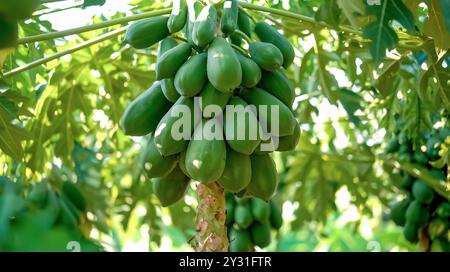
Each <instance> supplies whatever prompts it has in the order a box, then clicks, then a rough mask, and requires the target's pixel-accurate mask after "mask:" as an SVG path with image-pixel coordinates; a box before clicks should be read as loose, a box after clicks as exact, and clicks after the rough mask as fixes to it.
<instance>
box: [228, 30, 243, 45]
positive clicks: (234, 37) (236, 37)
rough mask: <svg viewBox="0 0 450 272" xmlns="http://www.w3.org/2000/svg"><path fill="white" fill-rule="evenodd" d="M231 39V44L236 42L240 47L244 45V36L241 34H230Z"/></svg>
mask: <svg viewBox="0 0 450 272" xmlns="http://www.w3.org/2000/svg"><path fill="white" fill-rule="evenodd" d="M228 38H229V41H230V42H231V44H234V45H236V46H238V47H241V45H242V37H241V36H240V35H239V34H236V33H233V34H231V35H230V37H228Z"/></svg>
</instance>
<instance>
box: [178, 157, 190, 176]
mask: <svg viewBox="0 0 450 272" xmlns="http://www.w3.org/2000/svg"><path fill="white" fill-rule="evenodd" d="M178 167H180V170H181V171H182V172H183V173H184V174H185V175H186V176H187V177H189V174H188V172H187V170H186V150H183V151H181V153H180V158H179V161H178Z"/></svg>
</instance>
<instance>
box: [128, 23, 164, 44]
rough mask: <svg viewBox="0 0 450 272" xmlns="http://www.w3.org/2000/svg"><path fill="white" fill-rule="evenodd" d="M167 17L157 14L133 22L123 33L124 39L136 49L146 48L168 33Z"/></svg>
mask: <svg viewBox="0 0 450 272" xmlns="http://www.w3.org/2000/svg"><path fill="white" fill-rule="evenodd" d="M168 19H169V17H164V16H158V17H152V18H148V19H142V20H139V21H137V22H134V23H133V24H132V25H131V26H130V27H129V28H128V30H127V33H126V34H125V41H126V42H127V43H128V44H129V45H131V46H132V47H134V48H136V49H144V48H148V47H150V46H152V45H154V44H155V43H157V42H159V41H161V40H162V39H164V38H166V37H167V36H169V35H170V32H169V29H167V21H168Z"/></svg>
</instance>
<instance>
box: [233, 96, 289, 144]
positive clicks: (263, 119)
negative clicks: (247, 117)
mask: <svg viewBox="0 0 450 272" xmlns="http://www.w3.org/2000/svg"><path fill="white" fill-rule="evenodd" d="M240 96H241V97H242V98H244V99H245V100H246V101H247V102H248V103H249V104H253V105H255V106H256V107H257V110H258V120H259V122H260V124H261V126H263V125H264V124H266V125H267V128H268V129H269V131H267V132H269V133H271V134H272V135H274V136H277V137H279V136H288V135H292V134H293V133H294V129H295V124H296V123H297V120H296V119H295V117H294V114H293V113H292V111H291V110H290V109H289V108H288V107H287V106H286V105H285V104H284V103H283V102H281V101H280V100H279V99H278V98H276V97H275V96H273V95H271V94H269V93H268V92H266V91H265V90H263V89H260V88H255V89H252V90H249V89H244V90H242V91H241V93H240ZM261 106H267V108H266V111H264V110H263V108H261ZM272 109H274V110H276V109H278V118H277V119H275V120H273V121H274V124H276V123H278V131H275V129H274V127H273V126H272V118H275V116H273V117H272ZM263 127H264V126H263Z"/></svg>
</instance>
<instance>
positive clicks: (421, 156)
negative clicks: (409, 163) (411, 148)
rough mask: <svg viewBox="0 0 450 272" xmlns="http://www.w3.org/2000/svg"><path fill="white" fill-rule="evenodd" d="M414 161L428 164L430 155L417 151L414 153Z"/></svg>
mask: <svg viewBox="0 0 450 272" xmlns="http://www.w3.org/2000/svg"><path fill="white" fill-rule="evenodd" d="M413 159H414V162H415V163H417V164H420V165H426V164H427V163H428V157H427V155H425V153H422V152H421V151H415V152H414V154H413Z"/></svg>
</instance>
